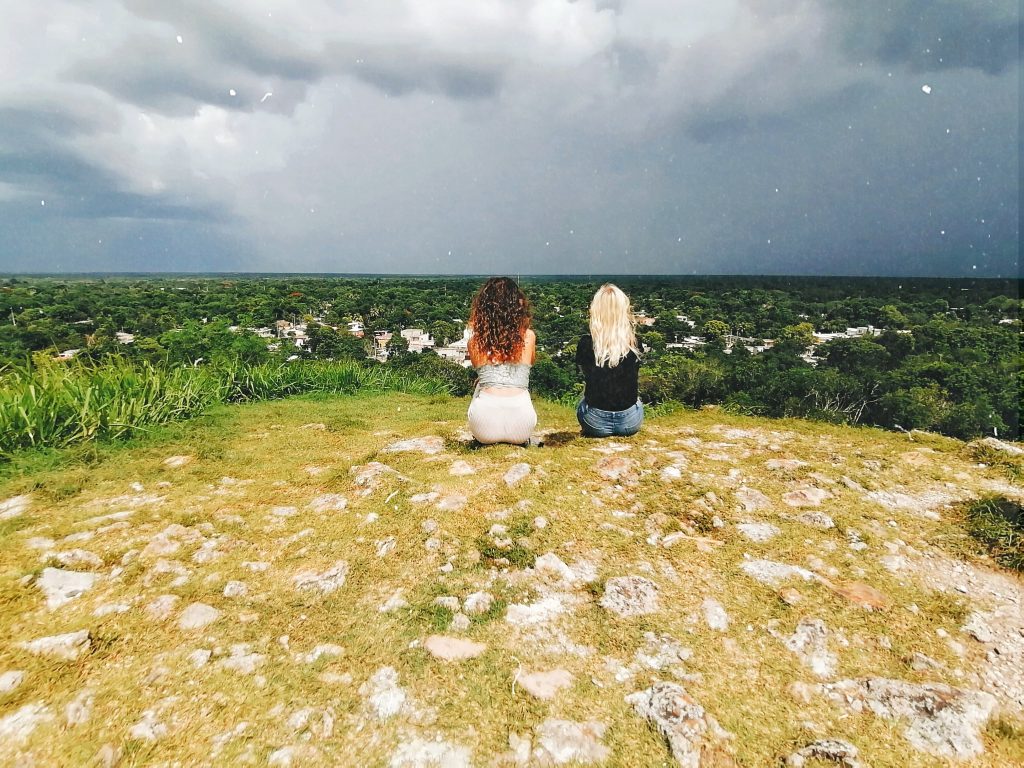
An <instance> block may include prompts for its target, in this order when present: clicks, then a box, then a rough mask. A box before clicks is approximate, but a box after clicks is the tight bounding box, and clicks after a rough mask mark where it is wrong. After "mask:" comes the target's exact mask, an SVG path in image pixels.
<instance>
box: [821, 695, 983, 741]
mask: <svg viewBox="0 0 1024 768" xmlns="http://www.w3.org/2000/svg"><path fill="white" fill-rule="evenodd" d="M824 692H825V694H826V695H827V696H828V697H829V699H831V700H832V701H834V702H836V703H837V704H840V705H843V706H846V707H848V708H850V709H852V710H853V711H855V712H860V711H863V710H867V711H870V712H871V713H873V714H874V715H876V716H877V717H884V718H887V719H892V720H896V719H898V720H899V721H900V722H901V724H902V725H903V728H904V731H903V733H904V736H905V737H906V738H907V740H908V741H909V742H910V745H911V746H912V747H914V748H915V749H918V750H921V751H922V752H926V753H927V754H930V755H933V756H935V757H940V758H954V759H957V760H966V759H969V758H973V757H977V756H978V755H980V754H982V752H983V751H984V743H983V742H982V740H981V734H980V731H981V729H982V728H983V727H984V725H985V724H986V723H987V722H988V719H989V717H990V716H991V715H992V712H993V711H994V709H995V707H996V698H995V697H994V696H993V695H991V694H990V693H986V692H984V691H974V690H966V689H961V688H953V687H951V686H948V685H943V684H941V683H909V682H906V681H904V680H890V679H886V678H879V677H869V678H862V679H850V680H840V681H839V682H836V683H829V684H827V685H825V686H824Z"/></svg>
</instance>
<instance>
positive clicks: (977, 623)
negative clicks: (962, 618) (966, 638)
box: [960, 611, 996, 643]
mask: <svg viewBox="0 0 1024 768" xmlns="http://www.w3.org/2000/svg"><path fill="white" fill-rule="evenodd" d="M960 631H961V632H966V633H967V634H968V635H970V636H971V637H973V638H974V639H975V640H977V641H978V642H979V643H991V642H992V641H994V640H995V639H996V638H995V635H994V634H993V633H992V628H991V627H990V626H989V625H988V622H987V621H986V620H985V617H984V616H983V615H982V614H981V613H979V612H978V611H971V613H970V615H968V617H967V622H966V623H965V624H964V625H963V626H962V627H961V628H960Z"/></svg>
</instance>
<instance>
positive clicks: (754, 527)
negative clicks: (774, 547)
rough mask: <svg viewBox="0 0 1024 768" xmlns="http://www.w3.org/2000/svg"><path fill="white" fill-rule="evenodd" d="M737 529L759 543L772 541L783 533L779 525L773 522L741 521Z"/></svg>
mask: <svg viewBox="0 0 1024 768" xmlns="http://www.w3.org/2000/svg"><path fill="white" fill-rule="evenodd" d="M736 529H737V530H738V531H739V532H740V533H742V534H743V535H744V536H745V537H746V538H747V539H749V540H750V541H753V542H756V543H758V544H760V543H763V542H766V541H770V540H771V539H773V538H775V537H776V536H778V535H779V534H780V533H782V531H780V530H779V528H778V526H775V525H772V524H771V523H740V524H739V525H737V526H736Z"/></svg>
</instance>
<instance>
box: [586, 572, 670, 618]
mask: <svg viewBox="0 0 1024 768" xmlns="http://www.w3.org/2000/svg"><path fill="white" fill-rule="evenodd" d="M600 604H601V607H602V608H604V609H605V610H606V611H610V612H611V613H615V614H618V615H619V616H623V617H630V616H643V615H646V614H650V613H654V612H656V611H657V610H658V587H657V585H656V584H655V583H654V582H652V581H650V580H649V579H645V578H643V577H642V576H615V577H613V578H610V579H608V581H606V582H605V586H604V595H602V596H601V602H600Z"/></svg>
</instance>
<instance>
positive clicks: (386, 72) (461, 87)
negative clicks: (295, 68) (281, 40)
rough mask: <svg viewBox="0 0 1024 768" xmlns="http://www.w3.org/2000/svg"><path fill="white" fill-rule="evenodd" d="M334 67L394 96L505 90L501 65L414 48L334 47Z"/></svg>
mask: <svg viewBox="0 0 1024 768" xmlns="http://www.w3.org/2000/svg"><path fill="white" fill-rule="evenodd" d="M327 57H328V59H329V60H330V61H331V66H332V68H333V69H334V70H335V71H337V72H344V73H346V74H349V75H351V76H352V77H355V78H357V79H358V80H361V81H362V82H364V83H367V84H368V85H371V86H373V87H375V88H377V89H379V90H381V91H383V92H385V93H387V94H388V95H391V96H401V95H403V94H407V93H411V92H414V91H425V92H427V93H441V94H444V95H445V96H447V97H448V98H451V99H466V100H470V101H473V100H477V99H483V98H488V97H490V96H493V95H495V94H496V93H497V92H498V89H499V88H500V86H501V80H502V76H503V72H502V66H501V65H500V64H499V63H498V62H497V61H488V60H487V58H486V57H480V59H479V60H477V59H473V58H470V57H468V56H465V55H462V56H456V55H452V54H447V53H445V52H443V51H438V50H436V49H430V48H424V47H420V46H413V45H386V46H385V45H373V46H371V45H365V44H354V43H347V42H346V43H340V42H336V43H331V44H329V45H328V47H327Z"/></svg>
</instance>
